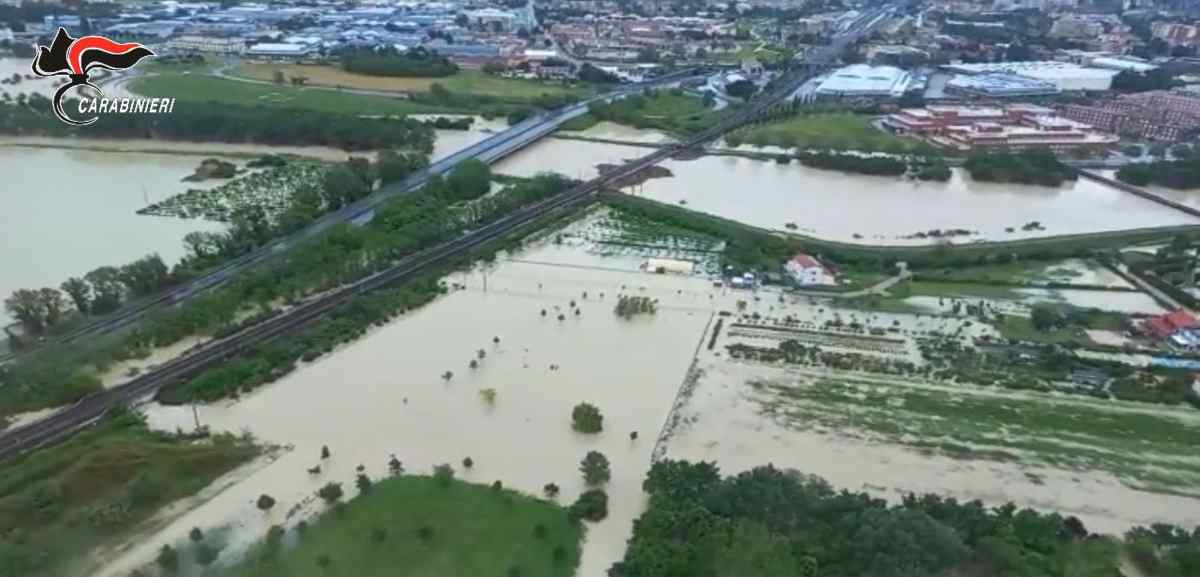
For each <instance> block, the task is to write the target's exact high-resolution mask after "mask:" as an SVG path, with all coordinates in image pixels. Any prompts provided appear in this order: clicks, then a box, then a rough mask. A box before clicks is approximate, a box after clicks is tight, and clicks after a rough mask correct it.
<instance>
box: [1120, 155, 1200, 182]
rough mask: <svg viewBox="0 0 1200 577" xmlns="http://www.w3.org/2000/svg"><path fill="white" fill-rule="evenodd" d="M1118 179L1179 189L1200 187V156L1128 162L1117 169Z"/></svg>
mask: <svg viewBox="0 0 1200 577" xmlns="http://www.w3.org/2000/svg"><path fill="white" fill-rule="evenodd" d="M1117 180H1120V181H1121V182H1128V183H1129V184H1132V185H1135V186H1146V185H1148V184H1157V185H1160V186H1166V187H1168V188H1175V189H1179V190H1187V189H1192V188H1200V156H1197V157H1194V158H1189V159H1185V160H1163V161H1158V162H1144V163H1134V164H1126V165H1125V166H1122V167H1121V168H1120V170H1117Z"/></svg>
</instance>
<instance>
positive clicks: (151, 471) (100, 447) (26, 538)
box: [0, 413, 258, 576]
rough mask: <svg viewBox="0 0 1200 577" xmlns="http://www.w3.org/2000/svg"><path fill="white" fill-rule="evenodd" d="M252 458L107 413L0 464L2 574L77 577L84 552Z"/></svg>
mask: <svg viewBox="0 0 1200 577" xmlns="http://www.w3.org/2000/svg"><path fill="white" fill-rule="evenodd" d="M257 454H258V449H257V448H255V447H254V446H253V445H251V444H249V443H246V442H243V441H241V440H236V439H234V438H232V437H229V436H217V437H213V438H212V439H208V440H198V441H193V440H190V439H183V438H177V437H175V436H174V435H167V434H163V433H157V432H152V431H150V430H148V429H147V428H146V426H145V424H144V423H143V421H142V420H141V417H140V416H137V415H134V414H131V413H120V414H114V415H110V416H109V417H106V418H105V419H104V420H102V421H101V422H100V423H99V424H98V425H97V426H95V427H93V428H90V429H86V430H84V431H83V432H80V433H78V434H76V435H75V436H73V437H71V438H70V439H69V440H67V441H65V442H63V443H61V444H58V445H55V446H52V447H49V448H45V449H40V450H38V451H34V452H31V453H27V454H24V455H21V456H19V457H16V458H13V459H9V460H6V461H3V462H0V535H3V536H4V538H0V575H4V576H10V575H12V576H16V575H83V574H86V571H85V570H84V567H83V566H82V565H84V564H85V562H86V558H87V556H88V554H89V552H91V551H93V550H94V549H95V548H96V547H98V546H101V545H106V544H113V543H114V541H115V540H116V539H119V538H121V537H123V536H126V535H129V534H130V533H131V532H132V531H134V530H135V529H136V528H137V526H138V524H139V523H141V522H142V521H144V520H146V519H148V518H149V517H150V516H151V515H153V514H154V513H155V511H157V510H158V509H159V508H160V507H162V506H164V505H166V504H168V503H171V502H173V501H175V500H177V499H180V498H182V497H186V496H189V495H192V494H194V493H196V492H197V491H199V490H200V489H202V488H204V487H205V486H207V485H208V484H209V483H211V482H212V481H213V480H214V479H216V478H217V477H219V476H220V475H222V474H224V473H226V472H228V471H230V470H231V469H233V468H234V467H236V466H238V465H240V464H242V463H244V462H246V461H247V460H249V459H250V458H252V457H254V456H255V455H257Z"/></svg>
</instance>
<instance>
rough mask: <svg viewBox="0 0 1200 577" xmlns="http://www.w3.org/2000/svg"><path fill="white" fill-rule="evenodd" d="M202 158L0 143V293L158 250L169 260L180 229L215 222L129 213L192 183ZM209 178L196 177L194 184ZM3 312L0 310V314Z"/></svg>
mask: <svg viewBox="0 0 1200 577" xmlns="http://www.w3.org/2000/svg"><path fill="white" fill-rule="evenodd" d="M201 159H202V157H200V156H188V155H176V154H144V153H136V154H132V153H130V154H124V153H109V152H95V151H86V150H62V149H49V148H24V147H13V146H0V166H3V167H5V168H6V170H5V171H4V174H5V176H6V177H7V178H8V180H7V181H6V182H5V185H4V186H3V187H0V262H3V263H4V274H3V275H0V295H3V296H4V297H7V296H8V295H9V294H10V293H11V292H12V291H13V290H15V289H18V288H24V287H42V286H55V287H57V286H58V285H59V283H61V282H62V281H64V280H66V278H67V277H69V276H74V275H82V274H84V273H86V272H88V271H90V270H92V269H94V268H96V267H99V266H104V265H121V264H125V263H127V262H129V261H132V260H134V259H137V258H140V257H142V256H145V255H147V254H150V253H154V252H157V253H159V254H160V255H161V256H162V257H163V260H165V261H166V262H167V264H168V265H170V264H173V263H174V262H176V261H177V260H178V259H179V258H180V257H181V256H183V254H184V248H183V243H182V239H183V236H184V235H185V234H187V233H189V232H191V231H194V230H220V229H221V228H222V227H221V225H218V224H215V223H210V222H203V221H198V220H197V221H187V220H181V219H174V218H159V217H151V216H141V215H138V214H135V211H136V210H138V209H139V208H142V207H144V206H146V204H147V201H149V202H153V201H155V200H160V199H162V198H166V197H167V196H170V195H172V194H176V193H179V192H182V191H183V190H185V189H186V188H187V187H189V186H193V187H194V186H197V184H196V183H186V182H181V181H180V179H181V178H183V177H185V176H187V175H189V174H191V173H192V171H193V170H195V168H196V166H197V165H198V164H199V162H200V160H201ZM204 185H209V183H200V184H199V186H204ZM5 318H7V316H6V313H4V312H2V311H0V320H3V319H5Z"/></svg>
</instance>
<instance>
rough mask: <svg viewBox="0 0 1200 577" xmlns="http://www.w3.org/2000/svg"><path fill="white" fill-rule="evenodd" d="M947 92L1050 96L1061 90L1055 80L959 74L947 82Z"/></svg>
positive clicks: (1010, 96) (998, 95) (1009, 75)
mask: <svg viewBox="0 0 1200 577" xmlns="http://www.w3.org/2000/svg"><path fill="white" fill-rule="evenodd" d="M946 92H949V93H951V94H963V95H966V96H986V97H989V98H1018V97H1030V96H1048V95H1053V94H1058V93H1059V92H1060V90H1059V89H1058V86H1055V84H1054V83H1053V82H1046V81H1045V80H1035V79H1033V78H1026V77H1024V76H1014V75H1012V74H992V73H988V74H975V75H970V74H959V75H957V76H955V77H954V78H951V79H950V80H949V81H948V82H946Z"/></svg>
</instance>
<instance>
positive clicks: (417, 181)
mask: <svg viewBox="0 0 1200 577" xmlns="http://www.w3.org/2000/svg"><path fill="white" fill-rule="evenodd" d="M691 73H692V71H682V72H679V73H675V74H671V75H667V76H664V77H661V78H657V79H654V80H651V81H647V82H644V83H640V84H630V85H626V86H622V87H621V88H619V89H618V90H615V91H613V92H609V93H606V94H603V95H600V96H595V97H592V98H589V99H587V100H584V101H582V102H579V103H576V104H573V105H570V106H567V107H564V108H562V109H558V110H552V111H549V112H545V113H542V114H539V115H536V116H533V117H531V118H528V119H526V120H524V121H522V122H520V123H517V124H515V125H513V126H511V127H509V128H508V129H506V130H504V131H502V132H498V133H496V134H494V135H493V136H491V137H489V138H487V139H485V140H483V141H481V142H478V143H476V144H473V145H471V146H468V147H466V148H463V149H462V150H459V151H458V152H455V153H454V154H451V155H449V156H447V157H446V158H443V159H441V160H438V161H436V162H433V163H432V164H430V165H429V166H428V167H426V168H425V169H423V170H421V171H419V172H417V173H415V174H413V175H411V176H410V177H408V178H406V179H405V180H403V181H401V182H398V183H394V184H391V185H388V186H385V187H383V188H381V189H380V190H378V191H376V192H375V193H373V194H372V195H371V196H368V197H366V198H364V199H361V200H359V201H357V202H355V203H353V204H350V205H347V206H345V207H343V208H342V209H340V210H337V211H334V212H331V213H328V214H325V215H324V216H322V217H320V218H318V219H317V220H316V221H314V222H312V223H311V224H309V225H308V226H307V227H305V228H304V229H302V230H300V231H297V232H296V233H293V234H291V235H289V236H286V237H282V238H279V239H276V240H274V241H272V242H270V243H268V244H266V245H264V246H262V247H260V248H258V249H255V250H254V251H251V252H249V253H246V254H244V255H241V256H239V257H236V258H234V259H231V260H229V261H226V262H225V263H223V264H222V265H220V266H219V267H217V268H216V269H213V270H212V271H210V272H208V273H206V274H204V275H203V276H201V277H198V278H196V279H194V280H191V281H189V282H187V283H185V284H182V285H179V286H175V287H172V288H169V289H166V290H165V291H163V292H160V293H158V294H156V295H152V296H149V297H145V298H142V299H139V300H137V301H133V302H131V303H128V304H126V305H125V306H124V307H122V308H121V309H120V310H118V311H116V312H114V313H112V314H109V315H107V316H105V317H101V318H98V319H95V320H93V321H92V322H90V323H88V324H87V325H85V326H83V327H80V328H79V329H76V330H74V331H72V332H70V333H68V334H66V335H62V336H58V337H55V338H54V339H52V340H51V341H48V342H55V343H69V342H72V341H75V340H78V339H80V338H84V337H91V336H96V335H102V334H106V333H109V332H112V331H114V330H117V329H120V328H122V327H125V326H128V325H130V324H132V323H134V322H136V321H138V320H139V319H141V318H142V317H144V316H145V315H146V314H147V313H148V312H150V311H152V310H155V309H157V308H159V307H162V306H168V305H174V304H178V303H180V302H183V301H186V300H188V299H190V298H192V297H194V296H196V295H198V294H200V293H202V292H205V291H207V290H208V289H211V288H213V287H216V286H220V285H221V284H223V283H224V282H225V281H227V280H229V279H230V278H233V277H234V276H236V275H238V274H239V273H241V272H242V271H244V270H246V269H248V268H249V267H251V266H254V265H255V264H257V263H259V262H262V261H263V260H265V259H268V258H270V257H272V256H274V255H277V254H280V253H283V252H286V251H288V250H290V249H291V248H292V247H294V246H296V245H297V244H299V243H301V242H303V241H305V240H307V239H310V238H312V237H315V236H317V235H320V234H321V233H323V232H324V231H326V230H328V229H329V228H330V227H332V226H334V225H337V224H340V223H343V222H356V221H361V220H363V219H366V218H368V217H369V216H370V215H371V214H372V211H373V210H374V209H375V208H376V207H378V206H379V205H380V204H383V203H385V202H387V201H388V200H389V199H391V198H392V197H394V196H396V195H398V194H406V193H409V192H412V191H414V190H418V189H420V188H421V187H422V186H424V185H425V183H426V182H428V180H429V179H430V178H432V177H433V176H435V175H442V174H446V173H448V172H449V171H450V170H452V169H453V168H454V167H455V166H456V165H457V164H458V163H460V162H462V161H464V160H466V159H469V158H477V159H479V160H482V161H483V162H486V163H488V164H491V163H494V162H496V161H499V160H500V159H502V158H504V157H506V156H508V155H510V154H512V153H514V152H516V151H518V150H520V149H522V148H524V147H526V146H528V145H530V144H531V143H533V142H536V141H537V140H539V139H541V138H543V137H545V136H546V135H548V134H550V133H552V132H554V131H555V130H557V129H558V128H559V127H560V126H562V124H563V123H565V122H567V121H569V120H571V119H573V118H575V117H578V116H581V115H583V114H585V113H586V112H587V105H588V104H589V103H591V102H594V101H598V100H610V99H613V98H619V97H621V96H625V95H628V94H630V93H633V92H636V91H639V90H642V89H644V88H647V87H653V86H662V85H667V84H672V83H675V82H679V81H680V80H682V79H685V78H687V77H688V75H689V74H691ZM45 344H47V343H42V344H41V345H39V347H40V346H44V345H45ZM30 350H34V349H25V350H22V351H18V352H11V353H8V354H6V355H4V356H0V363H3V362H7V361H9V360H11V359H13V358H16V357H18V356H20V355H22V354H25V353H27V352H29V351H30Z"/></svg>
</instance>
